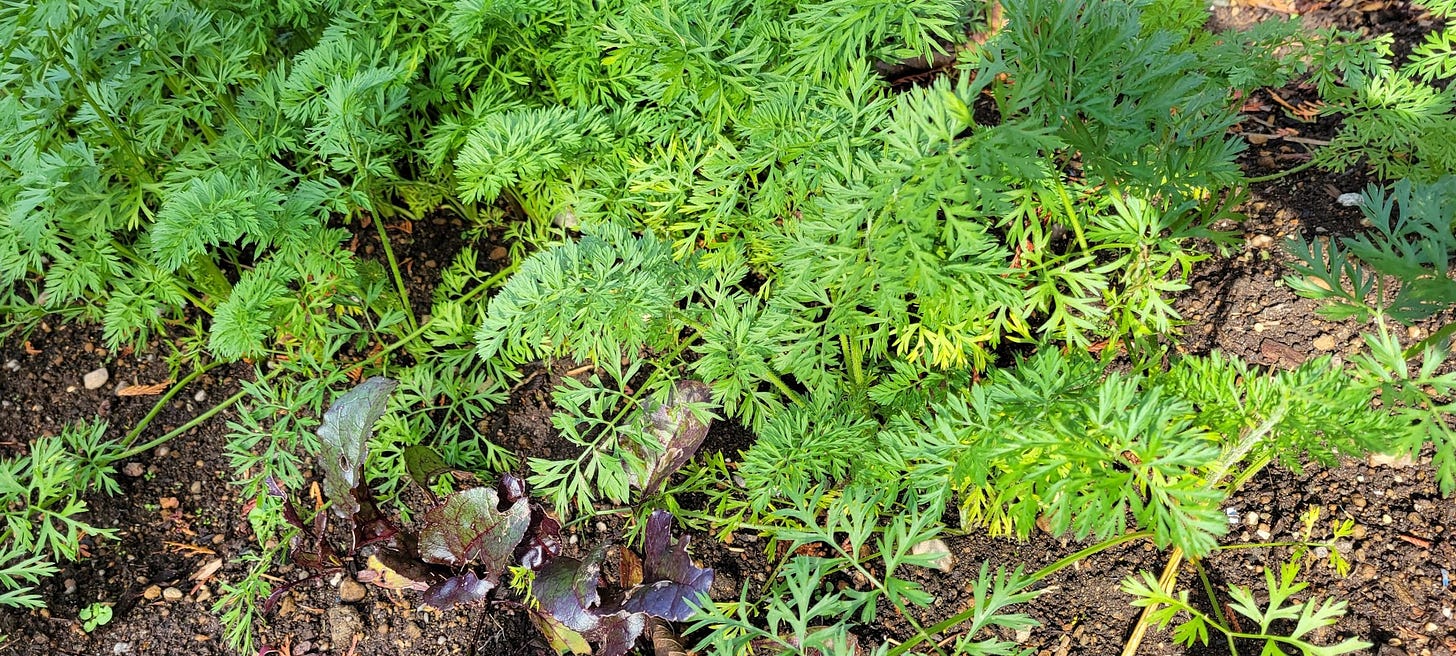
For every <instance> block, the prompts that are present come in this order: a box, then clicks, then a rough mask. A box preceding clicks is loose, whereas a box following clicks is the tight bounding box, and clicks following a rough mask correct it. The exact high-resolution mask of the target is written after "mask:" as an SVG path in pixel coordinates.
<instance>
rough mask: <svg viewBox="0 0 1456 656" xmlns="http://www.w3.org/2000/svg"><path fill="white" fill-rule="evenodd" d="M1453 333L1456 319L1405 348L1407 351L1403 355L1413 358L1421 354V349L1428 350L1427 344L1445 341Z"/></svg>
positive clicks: (1455, 331) (1455, 329)
mask: <svg viewBox="0 0 1456 656" xmlns="http://www.w3.org/2000/svg"><path fill="white" fill-rule="evenodd" d="M1452 333H1456V321H1453V322H1451V323H1448V324H1446V325H1444V326H1441V329H1440V330H1437V331H1436V332H1433V333H1431V336H1430V337H1427V338H1425V339H1423V340H1421V341H1419V342H1416V343H1415V344H1413V345H1411V347H1410V348H1408V349H1406V350H1405V353H1402V354H1401V355H1404V356H1405V359H1407V360H1409V359H1411V358H1414V357H1416V356H1417V355H1420V353H1421V351H1424V350H1426V347H1427V346H1430V345H1432V344H1436V343H1438V342H1441V341H1443V340H1445V339H1447V338H1449V337H1451V334H1452Z"/></svg>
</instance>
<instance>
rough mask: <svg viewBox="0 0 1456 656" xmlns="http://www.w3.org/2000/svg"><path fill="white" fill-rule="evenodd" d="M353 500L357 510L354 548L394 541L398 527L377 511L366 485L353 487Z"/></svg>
mask: <svg viewBox="0 0 1456 656" xmlns="http://www.w3.org/2000/svg"><path fill="white" fill-rule="evenodd" d="M352 494H353V496H354V502H355V503H356V504H357V505H358V507H359V510H358V511H356V512H355V513H354V550H355V551H357V550H359V549H362V548H364V547H366V546H369V545H371V544H379V543H381V542H394V541H395V538H396V537H397V536H399V534H400V531H399V527H398V526H395V525H394V522H392V521H390V520H389V518H387V517H385V516H384V514H383V513H380V512H379V507H378V506H377V505H375V503H374V497H373V495H371V494H370V492H369V486H368V485H361V486H359V487H356V488H354V491H353V493H352Z"/></svg>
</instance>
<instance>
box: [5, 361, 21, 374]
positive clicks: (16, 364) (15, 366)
mask: <svg viewBox="0 0 1456 656" xmlns="http://www.w3.org/2000/svg"><path fill="white" fill-rule="evenodd" d="M5 368H6V369H7V370H9V371H20V361H19V360H13V359H12V360H6V361H5Z"/></svg>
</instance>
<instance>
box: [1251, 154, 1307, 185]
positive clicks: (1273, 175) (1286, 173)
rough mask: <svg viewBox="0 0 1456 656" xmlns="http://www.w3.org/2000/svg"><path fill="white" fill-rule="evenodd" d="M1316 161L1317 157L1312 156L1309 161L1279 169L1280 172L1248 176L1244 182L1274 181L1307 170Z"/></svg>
mask: <svg viewBox="0 0 1456 656" xmlns="http://www.w3.org/2000/svg"><path fill="white" fill-rule="evenodd" d="M1314 162H1315V159H1314V157H1312V156H1311V157H1310V158H1309V161H1308V162H1305V163H1303V164H1300V165H1299V166H1296V167H1294V168H1292V169H1285V170H1283V171H1279V172H1278V173H1270V174H1269V175H1261V176H1258V177H1254V178H1246V179H1245V180H1244V184H1258V183H1261V182H1273V181H1275V180H1278V179H1280V178H1283V177H1286V176H1290V175H1294V174H1295V173H1299V172H1300V171H1303V170H1305V169H1307V168H1309V167H1311V166H1314Z"/></svg>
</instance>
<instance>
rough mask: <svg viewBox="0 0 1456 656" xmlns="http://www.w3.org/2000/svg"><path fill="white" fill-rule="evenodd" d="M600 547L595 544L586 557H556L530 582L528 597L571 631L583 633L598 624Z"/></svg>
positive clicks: (600, 568) (599, 622)
mask: <svg viewBox="0 0 1456 656" xmlns="http://www.w3.org/2000/svg"><path fill="white" fill-rule="evenodd" d="M605 554H606V550H605V549H604V548H603V547H597V548H596V549H594V550H592V552H591V553H590V554H588V555H587V557H586V560H577V559H575V558H557V559H556V560H553V561H551V562H550V563H548V564H547V565H546V566H545V567H543V568H541V571H540V572H538V573H537V574H536V578H535V579H534V580H533V581H531V596H532V597H535V598H536V600H537V601H538V602H540V604H541V610H542V611H544V612H546V613H548V614H550V615H551V617H553V618H555V620H556V621H557V622H560V623H561V624H562V625H563V626H565V627H566V628H568V629H571V630H572V631H576V632H579V633H585V632H587V631H591V630H593V629H595V628H597V626H598V625H599V624H601V616H600V615H598V614H597V613H596V611H595V608H596V607H597V605H598V604H600V603H601V601H602V598H601V595H600V594H598V592H597V577H598V576H599V575H600V574H601V571H602V557H603V556H604V555H605Z"/></svg>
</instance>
